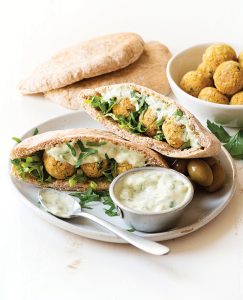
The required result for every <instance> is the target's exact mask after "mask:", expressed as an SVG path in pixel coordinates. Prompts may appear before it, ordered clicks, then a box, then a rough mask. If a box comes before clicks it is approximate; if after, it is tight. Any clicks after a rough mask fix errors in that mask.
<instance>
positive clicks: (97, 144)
mask: <svg viewBox="0 0 243 300" xmlns="http://www.w3.org/2000/svg"><path fill="white" fill-rule="evenodd" d="M106 144H107V143H106V142H87V143H86V145H87V146H96V147H99V146H103V145H106Z"/></svg>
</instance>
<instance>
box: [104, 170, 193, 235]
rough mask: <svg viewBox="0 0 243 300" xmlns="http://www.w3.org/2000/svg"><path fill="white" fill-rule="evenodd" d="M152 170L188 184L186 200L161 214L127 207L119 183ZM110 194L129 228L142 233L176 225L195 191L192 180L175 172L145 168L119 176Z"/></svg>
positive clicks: (111, 187) (111, 186) (113, 183)
mask: <svg viewBox="0 0 243 300" xmlns="http://www.w3.org/2000/svg"><path fill="white" fill-rule="evenodd" d="M150 170H152V171H154V170H156V171H159V172H167V173H172V174H173V175H175V176H176V177H180V180H181V181H184V182H186V183H187V185H188V187H189V190H188V193H187V194H186V196H185V199H184V200H183V201H182V202H181V203H180V204H179V205H177V206H175V207H173V208H170V209H167V210H164V211H161V212H146V211H138V210H134V209H132V208H130V207H127V206H125V205H124V204H123V203H122V201H120V200H119V192H120V190H119V182H120V181H121V180H123V178H124V177H125V176H127V175H128V174H130V173H136V172H138V173H139V172H141V171H150ZM109 193H110V196H111V199H112V200H113V202H114V203H115V205H116V207H117V210H118V212H119V215H120V216H121V217H122V218H123V219H124V221H125V222H126V223H127V224H128V225H129V226H131V227H133V228H134V229H136V230H138V231H142V232H161V231H164V230H167V229H169V228H172V227H173V226H175V225H176V223H177V222H178V220H179V218H180V216H181V215H182V213H183V211H184V209H185V207H186V206H187V205H188V204H189V203H190V202H191V200H192V198H193V195H194V189H193V186H192V184H191V182H190V180H189V179H188V178H187V177H186V176H184V175H183V174H181V173H179V172H177V171H175V170H172V169H167V168H160V167H143V168H134V169H131V170H129V171H126V172H124V173H122V174H120V175H119V176H117V177H116V178H115V179H114V180H113V181H112V183H111V185H110V188H109ZM152 197H153V195H151V198H152Z"/></svg>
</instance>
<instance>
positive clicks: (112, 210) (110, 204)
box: [101, 195, 118, 217]
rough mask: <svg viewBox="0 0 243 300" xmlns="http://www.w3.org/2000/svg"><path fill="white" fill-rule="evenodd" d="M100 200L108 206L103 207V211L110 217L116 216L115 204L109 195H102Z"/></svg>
mask: <svg viewBox="0 0 243 300" xmlns="http://www.w3.org/2000/svg"><path fill="white" fill-rule="evenodd" d="M101 201H102V203H103V204H104V205H105V206H108V208H105V213H106V214H107V215H108V216H110V217H115V216H118V213H117V209H116V206H115V204H114V202H113V201H112V199H111V197H110V196H109V195H106V196H102V197H101Z"/></svg>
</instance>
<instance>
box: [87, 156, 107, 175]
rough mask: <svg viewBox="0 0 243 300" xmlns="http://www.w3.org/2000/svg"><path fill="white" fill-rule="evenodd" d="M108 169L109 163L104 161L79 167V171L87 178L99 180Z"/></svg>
mask: <svg viewBox="0 0 243 300" xmlns="http://www.w3.org/2000/svg"><path fill="white" fill-rule="evenodd" d="M108 167H109V161H108V160H107V159H104V160H102V161H100V162H94V163H87V164H83V165H81V170H82V171H83V172H84V175H85V176H87V177H89V178H99V177H101V176H102V175H103V172H104V171H105V170H107V169H108Z"/></svg>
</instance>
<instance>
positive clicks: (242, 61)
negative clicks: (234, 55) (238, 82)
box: [238, 51, 243, 68]
mask: <svg viewBox="0 0 243 300" xmlns="http://www.w3.org/2000/svg"><path fill="white" fill-rule="evenodd" d="M238 61H239V64H240V66H241V68H243V51H242V52H241V53H240V54H239V56H238Z"/></svg>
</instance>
